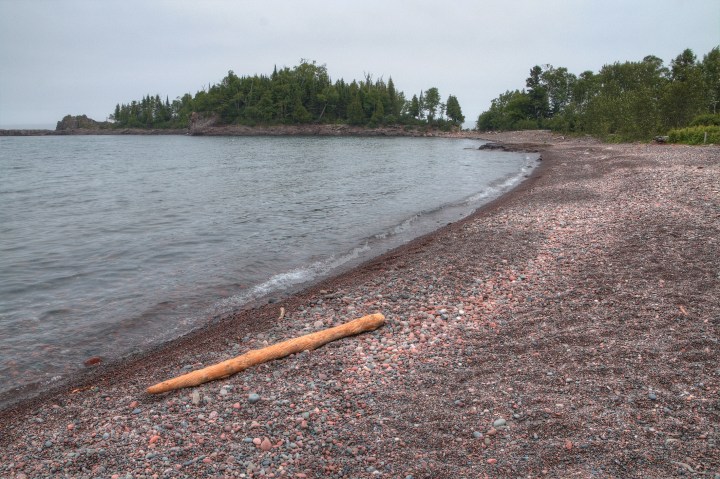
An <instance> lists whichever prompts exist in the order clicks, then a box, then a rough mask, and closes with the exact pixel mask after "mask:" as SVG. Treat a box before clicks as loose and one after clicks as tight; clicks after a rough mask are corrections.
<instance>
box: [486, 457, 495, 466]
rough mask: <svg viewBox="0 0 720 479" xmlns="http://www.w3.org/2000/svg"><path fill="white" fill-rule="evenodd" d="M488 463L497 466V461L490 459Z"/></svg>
mask: <svg viewBox="0 0 720 479" xmlns="http://www.w3.org/2000/svg"><path fill="white" fill-rule="evenodd" d="M487 463H488V464H497V459H495V458H493V457H491V458H490V459H488V460H487Z"/></svg>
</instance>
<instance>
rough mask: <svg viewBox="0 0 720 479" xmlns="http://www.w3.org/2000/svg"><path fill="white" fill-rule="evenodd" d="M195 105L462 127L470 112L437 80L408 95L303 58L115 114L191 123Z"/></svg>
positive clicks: (270, 115) (228, 120)
mask: <svg viewBox="0 0 720 479" xmlns="http://www.w3.org/2000/svg"><path fill="white" fill-rule="evenodd" d="M193 112H197V113H201V114H204V115H214V116H216V118H217V120H218V123H220V124H226V125H231V124H238V125H249V126H255V125H259V124H262V125H274V124H307V123H347V124H351V125H361V126H368V127H378V126H382V125H397V124H399V125H428V126H434V127H439V128H442V129H450V128H453V127H458V126H461V125H462V123H463V121H465V117H464V116H463V114H462V109H461V107H460V103H459V102H458V99H457V97H455V96H454V95H449V96H448V97H447V99H446V101H445V102H442V101H441V97H440V92H439V91H438V89H437V88H436V87H431V88H428V89H427V90H425V91H424V92H422V91H421V92H420V93H419V95H418V94H415V95H413V96H412V98H410V99H407V98H406V96H405V94H404V93H403V92H402V91H399V90H398V89H397V88H396V87H395V84H394V82H393V80H392V77H390V78H388V81H387V82H385V81H384V80H383V79H382V78H379V79H376V80H373V79H372V75H369V74H368V75H366V76H365V78H364V79H363V80H361V81H356V80H353V81H352V82H350V83H347V82H345V81H344V80H343V79H340V80H337V81H335V82H333V81H331V79H330V75H329V74H328V72H327V68H326V66H325V65H318V64H316V62H310V61H306V60H302V61H301V62H300V64H299V65H297V66H295V67H293V68H289V67H285V68H282V69H280V70H278V69H277V67H276V68H275V69H274V70H273V72H272V74H271V75H254V76H243V77H239V76H237V75H236V74H235V73H234V72H233V71H229V72H228V74H227V76H226V77H225V78H223V79H222V81H220V83H217V84H215V85H211V86H209V87H208V88H207V89H203V90H201V91H198V92H197V93H196V94H195V95H194V96H193V95H190V94H189V93H186V94H185V95H183V96H182V97H178V98H176V99H175V100H173V101H170V99H169V98H168V97H166V98H165V99H164V100H163V99H161V98H160V96H159V95H155V96H151V95H146V96H145V97H143V98H142V99H141V100H139V101H138V100H134V101H131V102H130V103H127V104H126V103H123V104H118V105H116V107H115V111H114V112H113V113H112V114H111V115H110V119H111V120H112V121H114V124H115V126H117V127H125V128H128V127H130V128H185V127H187V126H188V125H189V124H190V117H191V115H192V113H193Z"/></svg>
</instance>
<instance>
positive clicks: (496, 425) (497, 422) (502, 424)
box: [493, 418, 507, 427]
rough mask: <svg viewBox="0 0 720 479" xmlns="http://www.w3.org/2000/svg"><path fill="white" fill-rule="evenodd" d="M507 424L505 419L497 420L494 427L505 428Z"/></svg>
mask: <svg viewBox="0 0 720 479" xmlns="http://www.w3.org/2000/svg"><path fill="white" fill-rule="evenodd" d="M506 424H507V423H506V422H505V419H503V418H500V419H495V421H494V422H493V427H503V426H504V425H506Z"/></svg>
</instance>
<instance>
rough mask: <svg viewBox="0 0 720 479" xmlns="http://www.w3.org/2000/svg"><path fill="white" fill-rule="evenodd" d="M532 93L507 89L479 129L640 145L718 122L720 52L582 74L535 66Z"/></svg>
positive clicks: (689, 53)
mask: <svg viewBox="0 0 720 479" xmlns="http://www.w3.org/2000/svg"><path fill="white" fill-rule="evenodd" d="M525 85H526V89H523V90H514V91H506V92H505V93H503V94H501V95H500V96H498V97H497V98H495V99H494V100H492V103H491V105H490V108H489V109H488V110H487V111H485V112H483V113H481V114H480V116H479V117H478V119H477V124H476V127H477V129H479V130H515V129H536V128H547V129H551V130H555V131H561V132H566V133H586V134H591V135H596V136H600V137H602V138H606V139H616V140H619V141H620V140H625V141H627V140H641V139H648V138H652V137H654V136H658V135H665V134H666V133H667V132H668V131H670V130H673V129H678V128H685V127H688V126H691V125H692V124H693V123H695V124H713V123H715V122H716V121H717V115H718V103H719V102H720V48H719V47H715V48H713V49H712V50H711V51H710V52H709V53H707V54H706V55H704V57H703V59H702V61H700V60H698V58H697V57H696V55H695V54H694V53H693V51H692V50H691V49H686V50H684V51H683V52H682V53H681V54H679V55H678V56H677V57H675V58H674V59H673V60H672V61H671V62H670V65H669V66H665V65H664V64H663V61H662V60H661V59H660V58H658V57H656V56H653V55H650V56H646V57H645V58H643V60H642V61H636V62H624V63H619V62H616V63H613V64H612V65H605V66H603V67H602V68H601V69H600V71H599V72H598V73H594V72H592V71H585V72H583V73H581V74H580V75H574V74H573V73H570V72H568V70H567V68H564V67H554V66H552V65H544V66H542V67H541V66H535V67H533V68H532V69H530V75H529V77H528V78H527V80H526V82H525Z"/></svg>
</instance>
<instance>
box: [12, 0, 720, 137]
mask: <svg viewBox="0 0 720 479" xmlns="http://www.w3.org/2000/svg"><path fill="white" fill-rule="evenodd" d="M718 44H720V1H718V0H638V1H635V0H608V1H603V0H575V1H572V0H502V1H496V0H484V1H480V0H474V1H471V0H467V1H465V0H457V1H454V0H445V1H425V0H414V1H410V0H407V1H401V0H382V1H376V0H362V1H360V0H352V1H344V0H333V1H330V0H328V1H320V0H292V1H285V0H282V1H273V0H266V1H262V2H261V1H242V0H236V1H229V0H228V1H223V0H217V1H212V0H210V1H208V0H204V1H199V0H191V1H182V0H172V1H154V0H139V1H134V0H122V1H115V0H0V128H20V127H41V128H54V127H55V123H56V122H57V121H58V120H60V119H61V118H62V117H63V116H64V115H66V114H73V115H77V114H87V115H88V116H89V117H91V118H94V119H96V120H104V119H106V117H107V116H108V115H109V114H110V113H111V112H112V111H113V110H114V108H115V104H116V103H128V102H130V101H131V100H135V99H140V98H141V97H142V96H144V95H145V94H152V95H154V94H159V95H161V96H162V97H163V98H164V97H165V96H166V95H167V96H169V97H170V99H171V100H172V99H174V98H176V97H178V96H181V95H183V94H184V93H188V92H189V93H191V94H195V92H197V91H198V90H201V89H202V88H204V87H207V85H208V83H216V82H219V81H220V80H221V79H222V78H223V77H224V76H225V75H226V74H227V72H228V70H233V71H234V72H235V73H236V74H237V75H239V76H243V75H253V74H256V73H258V74H269V73H271V72H272V69H273V66H274V65H277V66H278V68H281V67H283V66H288V67H293V66H295V65H297V64H298V63H299V61H300V59H303V58H304V59H309V60H315V61H317V62H318V63H319V64H325V65H327V68H328V72H329V73H330V76H331V78H332V79H333V81H334V80H337V79H339V78H344V79H345V80H346V81H351V80H353V79H358V80H359V79H361V78H363V77H364V75H365V74H366V73H370V74H372V75H373V78H378V77H383V78H384V79H385V80H387V78H388V77H390V76H392V78H393V81H394V82H395V85H396V87H397V88H398V89H399V90H401V91H403V92H404V93H405V94H406V96H407V97H412V95H413V94H414V93H419V92H420V91H421V90H426V89H427V88H429V87H433V86H435V87H437V88H438V89H439V90H440V94H441V96H442V99H443V100H445V99H446V98H447V96H448V95H449V94H453V95H455V96H457V97H458V100H459V101H460V105H461V107H462V109H463V113H464V114H465V116H466V118H467V124H466V126H473V125H474V122H475V120H476V119H477V116H478V115H479V114H480V113H481V112H482V111H484V110H486V109H487V108H488V107H489V105H490V101H491V100H492V99H493V98H495V97H497V96H498V94H499V93H502V92H504V91H506V90H508V89H515V88H523V87H524V86H525V78H526V77H527V76H528V71H529V69H530V68H531V67H532V66H533V65H543V64H551V65H554V66H556V67H557V66H564V67H567V68H568V69H569V70H570V71H571V72H572V73H575V74H579V73H581V72H583V71H585V70H592V71H595V72H597V71H598V70H599V69H600V68H601V67H602V66H603V65H604V64H608V63H613V62H615V61H626V60H631V61H638V60H641V59H642V58H643V57H644V56H646V55H650V54H652V55H656V56H658V57H660V58H662V59H663V60H664V61H665V63H666V64H669V62H670V60H671V59H673V58H674V57H675V56H677V55H678V54H679V53H680V52H682V51H683V50H684V49H685V48H691V49H693V51H694V52H695V54H696V55H697V56H698V57H699V58H700V59H701V58H702V56H703V55H704V54H706V53H707V52H708V51H710V49H711V48H713V47H715V46H717V45H718Z"/></svg>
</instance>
